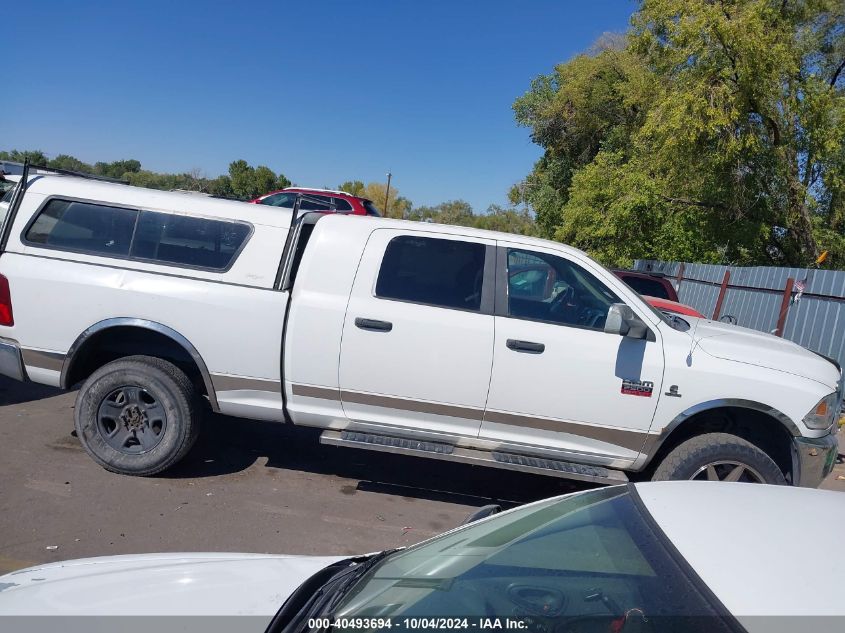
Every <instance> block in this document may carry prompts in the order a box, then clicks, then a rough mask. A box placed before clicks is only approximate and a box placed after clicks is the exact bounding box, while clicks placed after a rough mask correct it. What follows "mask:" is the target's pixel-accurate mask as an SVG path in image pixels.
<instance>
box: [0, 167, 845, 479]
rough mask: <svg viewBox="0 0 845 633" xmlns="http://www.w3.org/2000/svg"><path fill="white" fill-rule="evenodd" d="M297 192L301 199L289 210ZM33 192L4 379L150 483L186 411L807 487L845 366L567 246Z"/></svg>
mask: <svg viewBox="0 0 845 633" xmlns="http://www.w3.org/2000/svg"><path fill="white" fill-rule="evenodd" d="M305 197H306V196H303V199H305ZM299 209H300V204H299V201H297V205H296V206H295V207H294V209H293V211H290V210H285V209H279V208H275V207H267V206H262V205H252V204H244V203H239V202H233V201H225V200H219V199H214V198H210V197H205V196H199V195H191V194H189V193H165V192H159V191H151V190H145V189H139V188H135V187H130V186H126V185H121V184H112V183H103V182H97V181H94V180H90V179H85V178H81V177H76V176H69V175H55V174H49V173H44V172H41V173H35V172H32V173H29V174H25V175H24V177H23V178H21V184H20V185H19V186H18V188H17V190H16V191H15V194H14V196H12V198H11V199H10V201H9V210H8V213H7V214H6V219H5V222H4V224H3V227H2V232H0V374H4V375H6V376H10V377H12V378H15V379H18V380H32V381H36V382H39V383H43V384H47V385H53V386H57V387H61V388H63V389H72V388H77V387H79V394H78V397H77V402H76V407H75V423H76V429H77V433H78V437H79V439H80V441H81V442H82V444H83V445H84V447H85V448H86V450H87V451H88V453H89V454H90V455H91V457H93V459H95V460H96V461H97V462H98V463H100V464H101V465H102V466H104V467H105V468H107V469H109V470H112V471H115V472H119V473H125V474H129V475H151V474H153V473H157V472H160V471H162V470H164V469H166V468H168V467H169V466H171V465H173V464H174V463H176V462H177V461H179V460H180V459H181V458H182V457H183V456H184V455H185V454H186V453H187V452H188V450H189V449H190V447H191V445H192V443H193V441H194V440H195V438H196V436H197V433H198V430H199V423H200V418H201V413H202V408H203V406H204V405H203V401H205V402H206V403H207V405H208V406H210V408H211V409H212V410H214V411H216V412H220V413H224V414H227V415H230V416H236V417H246V418H256V419H262V420H272V421H278V422H288V423H293V424H298V425H305V426H312V427H319V428H322V429H324V431H323V433H322V435H321V441H322V442H324V443H327V444H335V445H342V446H349V447H358V448H363V449H370V450H378V451H389V452H397V453H405V454H409V455H416V456H425V457H431V458H435V459H441V460H455V461H461V462H466V463H469V464H478V465H487V466H493V467H499V468H507V469H514V470H521V471H528V472H535V473H543V474H548V475H554V476H560V477H570V478H575V479H582V480H588V481H596V482H605V483H613V482H620V481H626V480H627V479H629V478H631V479H635V478H636V479H644V478H652V479H711V480H713V479H721V480H729V481H751V482H767V483H790V484H793V485H800V486H817V485H818V484H819V483H820V482H821V480H822V479H823V478H824V477H825V476H826V475H827V474H828V473H829V472H830V470H831V468H832V466H833V462H834V460H835V458H836V452H837V451H836V439H835V435H834V432H835V429H836V425H835V420H836V418H837V415H838V412H839V409H840V407H841V401H842V372H841V370H840V368H839V366H838V365H837V364H836V363H835V362H833V361H831V360H828V359H826V358H823V357H821V356H819V355H817V354H815V353H813V352H810V351H808V350H806V349H804V348H802V347H799V346H798V345H795V344H793V343H790V342H788V341H784V340H782V339H779V338H776V337H773V336H769V335H767V334H761V333H759V332H755V331H751V330H747V329H743V328H739V327H735V326H732V325H726V324H721V323H714V322H712V321H708V320H704V319H688V320H683V319H680V318H670V317H667V316H665V315H663V314H661V313H659V312H657V311H655V310H654V309H652V308H650V307H649V305H648V304H647V303H646V302H645V301H644V300H643V299H642V298H641V297H640V296H639V295H638V294H637V293H636V292H634V291H633V290H632V289H631V288H629V287H628V286H626V285H625V284H624V283H623V282H622V281H620V280H619V279H618V278H617V277H616V276H615V275H614V274H613V273H611V272H609V271H608V270H606V269H604V268H603V267H602V266H601V265H599V264H597V263H596V262H595V261H593V260H592V259H590V258H589V257H588V256H587V255H585V254H584V253H582V252H581V251H578V250H576V249H574V248H570V247H567V246H564V245H563V244H559V243H555V242H549V241H545V240H539V239H533V238H528V237H522V236H517V235H507V234H503V233H493V232H486V231H478V230H472V229H468V228H464V227H458V226H439V225H434V224H426V223H415V222H404V221H396V220H385V219H380V218H368V217H358V216H347V215H342V214H338V213H334V214H332V213H328V214H326V213H304V214H301V213H300V211H299Z"/></svg>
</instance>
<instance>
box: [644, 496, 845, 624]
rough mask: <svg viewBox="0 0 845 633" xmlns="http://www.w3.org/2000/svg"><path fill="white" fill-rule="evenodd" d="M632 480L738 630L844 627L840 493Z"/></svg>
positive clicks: (844, 508)
mask: <svg viewBox="0 0 845 633" xmlns="http://www.w3.org/2000/svg"><path fill="white" fill-rule="evenodd" d="M636 487H637V492H638V493H639V495H640V498H641V499H642V501H643V503H644V504H645V506H646V509H647V510H648V512H649V513H650V514H651V516H652V517H653V518H654V520H655V521H657V524H658V525H659V526H660V528H661V529H662V530H663V532H664V533H665V534H666V536H667V537H668V538H669V540H670V541H671V542H672V544H673V545H674V546H675V547H676V548H677V550H678V551H679V552H680V554H681V556H682V557H683V558H684V559H685V560H686V561H687V562H688V563H689V564H690V566H691V567H692V568H693V569H694V570H695V572H696V573H697V574H698V576H699V577H700V578H701V579H702V580H703V581H704V584H705V585H707V586H708V587H709V588H710V590H711V591H712V592H713V593H714V594H716V597H717V598H719V600H721V602H722V604H724V605H725V607H727V609H728V611H730V612H731V613H732V614H733V615H734V616H736V618H737V619H738V620H739V622H740V623H741V624H742V625H743V626H744V627H745V628H746V630H748V631H751V632H753V633H757V632H758V631H759V632H760V633H773V631H781V630H787V631H796V632H797V631H801V633H807V632H809V631H832V630H842V629H841V626H842V623H843V619H842V618H845V598H843V595H842V570H843V568H845V550H843V548H842V540H841V538H840V535H841V532H840V530H841V527H842V526H843V525H845V493H842V492H834V491H830V490H810V489H808V488H793V487H791V486H764V485H761V484H746V483H724V482H709V481H694V482H689V481H665V482H655V483H645V484H636ZM799 618H800V619H799ZM833 618H839V619H837V620H834V619H833Z"/></svg>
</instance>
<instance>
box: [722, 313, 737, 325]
mask: <svg viewBox="0 0 845 633" xmlns="http://www.w3.org/2000/svg"><path fill="white" fill-rule="evenodd" d="M719 320H720V321H721V322H722V323H730V324H731V325H736V317H735V316H734V315H732V314H726V315H725V316H723V317H722V318H721V319H719Z"/></svg>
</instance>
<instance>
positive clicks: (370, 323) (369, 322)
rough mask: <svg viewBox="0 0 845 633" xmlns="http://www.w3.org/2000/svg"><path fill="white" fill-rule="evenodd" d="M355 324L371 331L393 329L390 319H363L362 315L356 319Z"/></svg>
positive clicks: (388, 330)
mask: <svg viewBox="0 0 845 633" xmlns="http://www.w3.org/2000/svg"><path fill="white" fill-rule="evenodd" d="M355 325H356V327H359V328H361V329H362V330H370V331H371V332H390V330H392V329H393V324H392V323H391V322H390V321H379V320H378V319H362V318H361V317H358V318H357V319H355Z"/></svg>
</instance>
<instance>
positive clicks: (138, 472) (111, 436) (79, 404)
mask: <svg viewBox="0 0 845 633" xmlns="http://www.w3.org/2000/svg"><path fill="white" fill-rule="evenodd" d="M74 423H75V426H76V434H77V436H78V438H79V441H80V442H82V446H83V447H84V448H85V450H86V451H87V452H88V454H89V455H90V456H91V457H92V458H93V459H94V461H96V462H97V463H98V464H100V465H101V466H102V467H103V468H105V469H106V470H109V471H111V472H114V473H120V474H123V475H135V476H149V475H154V474H156V473H159V472H161V471H163V470H165V469H167V468H170V467H171V466H173V465H174V464H175V463H176V462H178V461H179V460H181V459H182V458H183V457H184V456H185V455H186V454H187V453H188V451H189V450H190V449H191V447H192V446H193V445H194V442H196V439H197V437H198V436H199V428H200V407H199V402H198V397H197V393H196V390H195V389H194V386H193V385H192V384H191V381H190V380H188V377H187V376H186V375H185V374H184V372H182V370H180V369H179V368H178V367H176V366H175V365H173V364H172V363H169V362H167V361H165V360H161V359H160V358H153V357H150V356H127V357H126V358H121V359H119V360H116V361H113V362H111V363H108V364H106V365H103V366H102V367H100V368H99V369H98V370H97V371H95V372H94V373H93V374H91V376H90V377H89V378H88V380H86V381H85V383H84V384H83V385H82V388H81V389H80V390H79V395H77V397H76V408H75V411H74Z"/></svg>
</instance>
